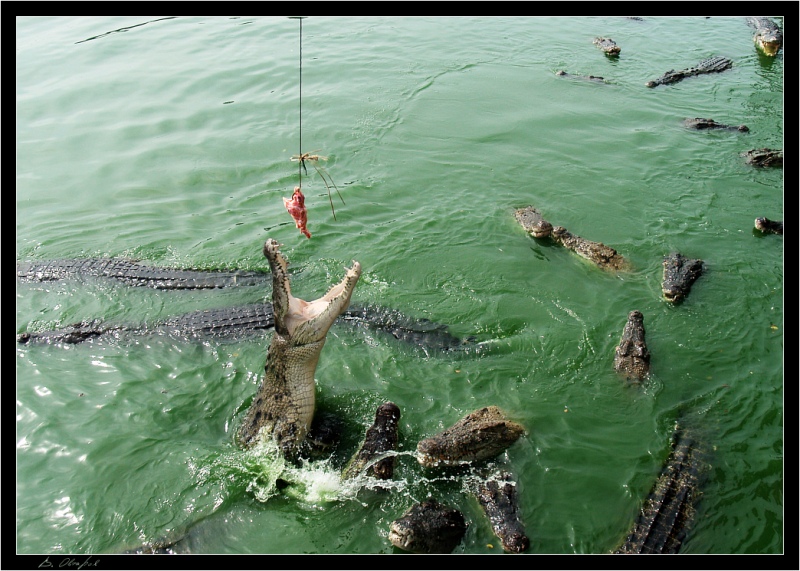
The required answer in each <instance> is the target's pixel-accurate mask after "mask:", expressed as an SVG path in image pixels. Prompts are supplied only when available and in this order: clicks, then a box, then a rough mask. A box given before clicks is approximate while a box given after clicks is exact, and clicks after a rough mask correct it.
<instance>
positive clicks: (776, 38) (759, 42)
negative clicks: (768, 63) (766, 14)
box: [747, 16, 783, 57]
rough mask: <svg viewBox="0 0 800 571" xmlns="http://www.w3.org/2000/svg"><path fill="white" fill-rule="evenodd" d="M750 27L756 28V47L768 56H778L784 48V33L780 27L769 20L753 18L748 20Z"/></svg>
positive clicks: (754, 39) (754, 37)
mask: <svg viewBox="0 0 800 571" xmlns="http://www.w3.org/2000/svg"><path fill="white" fill-rule="evenodd" d="M747 23H748V25H750V27H752V28H755V30H756V33H755V35H754V36H753V41H754V42H755V43H756V46H757V47H758V48H759V49H760V50H761V51H762V52H763V53H764V54H765V55H768V56H772V57H774V56H776V55H777V54H778V52H779V51H780V49H781V47H783V32H781V29H780V28H779V27H778V25H777V24H776V23H775V22H773V21H772V20H770V19H769V18H762V17H759V16H751V17H749V18H747Z"/></svg>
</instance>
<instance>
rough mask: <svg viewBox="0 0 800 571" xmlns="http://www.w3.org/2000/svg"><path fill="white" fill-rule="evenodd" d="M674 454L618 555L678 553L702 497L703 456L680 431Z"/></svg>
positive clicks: (674, 439) (678, 428)
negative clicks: (698, 501)
mask: <svg viewBox="0 0 800 571" xmlns="http://www.w3.org/2000/svg"><path fill="white" fill-rule="evenodd" d="M671 446H672V451H671V452H670V455H669V457H668V458H667V460H666V462H665V463H664V466H663V468H662V470H661V474H660V475H659V477H658V479H657V480H656V483H655V485H654V486H653V489H652V490H651V491H650V494H649V496H648V498H647V500H646V501H645V503H644V505H643V506H642V509H641V512H640V513H639V517H638V518H637V519H636V522H635V523H634V525H633V528H632V529H631V531H630V533H629V534H628V537H627V538H626V539H625V541H624V542H623V543H622V545H621V546H620V547H618V548H617V550H616V551H615V553H618V554H633V553H678V551H679V550H680V548H681V545H682V544H683V540H684V539H685V537H686V533H687V531H688V530H689V528H690V527H691V524H692V521H693V519H694V515H695V507H696V504H697V500H698V499H699V497H700V490H699V487H700V477H701V474H702V471H703V468H704V460H703V459H702V453H701V452H700V451H699V448H698V447H697V444H696V442H695V440H694V438H693V437H692V436H691V435H689V434H687V433H686V431H684V430H683V429H682V428H680V427H676V430H675V432H674V433H673V435H672V441H671Z"/></svg>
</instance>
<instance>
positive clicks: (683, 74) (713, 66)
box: [645, 56, 733, 87]
mask: <svg viewBox="0 0 800 571" xmlns="http://www.w3.org/2000/svg"><path fill="white" fill-rule="evenodd" d="M732 65H733V62H732V61H731V60H729V59H728V58H724V57H722V56H714V57H710V58H707V59H704V60H703V61H701V62H699V63H698V64H697V65H696V66H694V67H690V68H687V69H682V70H680V71H675V70H674V69H671V70H670V71H668V72H667V73H665V74H664V75H662V76H661V77H659V78H658V79H654V80H652V81H648V82H647V83H645V85H646V86H647V87H656V86H658V85H668V84H670V83H677V82H679V81H681V80H682V79H685V78H687V77H691V76H693V75H702V74H705V73H719V72H721V71H725V70H726V69H728V68H730V67H731V66H732Z"/></svg>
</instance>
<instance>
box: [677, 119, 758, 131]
mask: <svg viewBox="0 0 800 571" xmlns="http://www.w3.org/2000/svg"><path fill="white" fill-rule="evenodd" d="M683 124H684V125H686V126H687V127H688V128H689V129H697V130H698V131H700V130H704V129H722V130H725V131H741V132H742V133H747V132H748V131H750V129H749V128H748V127H747V125H725V124H724V123H717V122H716V121H714V120H713V119H703V118H701V117H695V118H693V119H684V121H683Z"/></svg>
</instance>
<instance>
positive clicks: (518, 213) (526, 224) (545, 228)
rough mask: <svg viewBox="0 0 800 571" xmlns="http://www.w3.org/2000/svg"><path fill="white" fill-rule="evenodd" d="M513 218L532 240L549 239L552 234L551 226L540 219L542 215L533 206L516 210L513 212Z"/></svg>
mask: <svg viewBox="0 0 800 571" xmlns="http://www.w3.org/2000/svg"><path fill="white" fill-rule="evenodd" d="M514 218H516V219H517V222H519V223H520V224H521V225H522V227H523V228H524V229H525V231H526V232H527V233H528V234H530V235H531V236H533V237H534V238H549V237H550V235H551V234H552V233H553V225H552V224H550V223H549V222H548V221H547V220H545V219H544V218H542V213H541V212H539V211H538V210H537V209H536V208H534V207H533V206H526V207H524V208H518V209H517V210H515V211H514Z"/></svg>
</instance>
